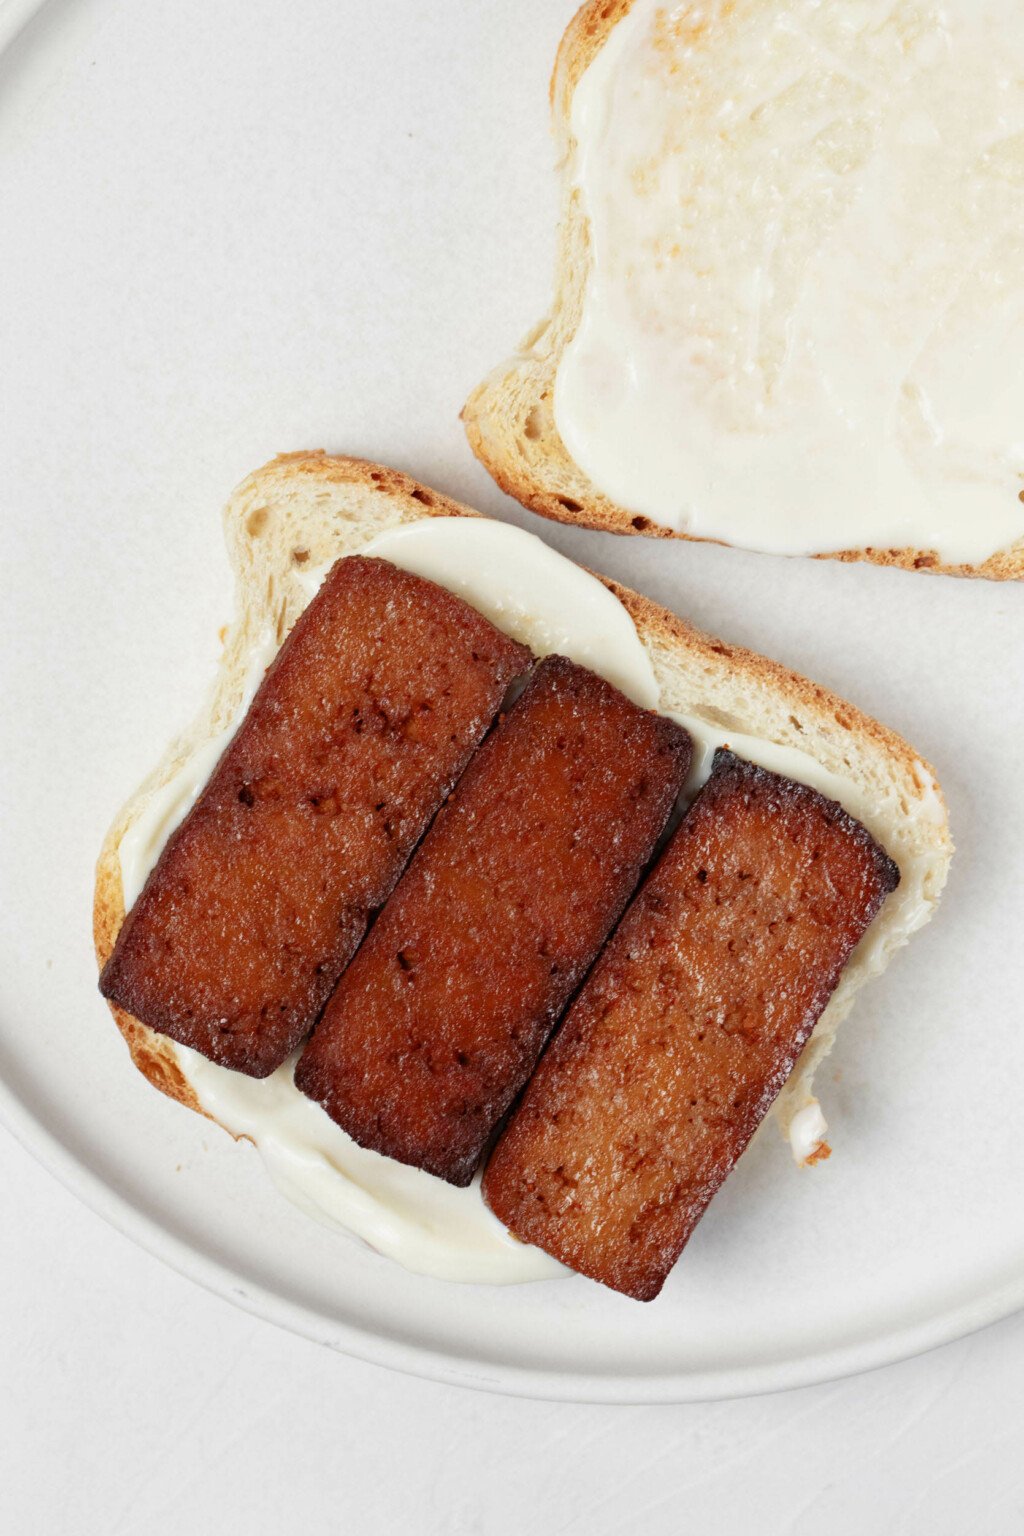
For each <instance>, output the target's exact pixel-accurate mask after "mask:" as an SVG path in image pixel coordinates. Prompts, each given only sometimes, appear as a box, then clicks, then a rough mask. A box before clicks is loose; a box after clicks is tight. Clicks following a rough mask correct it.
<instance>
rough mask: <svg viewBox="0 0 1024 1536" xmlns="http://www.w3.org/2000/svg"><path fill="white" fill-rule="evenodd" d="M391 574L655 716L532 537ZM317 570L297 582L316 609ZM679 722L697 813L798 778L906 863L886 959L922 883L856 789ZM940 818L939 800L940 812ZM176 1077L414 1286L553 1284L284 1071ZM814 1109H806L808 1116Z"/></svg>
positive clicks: (804, 1134) (431, 539) (139, 830)
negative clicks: (727, 749)
mask: <svg viewBox="0 0 1024 1536" xmlns="http://www.w3.org/2000/svg"><path fill="white" fill-rule="evenodd" d="M359 553H360V554H363V555H376V556H378V557H379V558H382V559H386V560H391V561H393V562H394V563H395V564H396V565H401V566H402V567H403V568H404V569H406V570H409V571H414V572H416V573H417V574H418V575H422V576H425V577H428V578H429V579H430V580H432V581H436V582H438V583H439V584H441V585H443V586H445V587H448V588H449V589H450V590H451V591H453V592H457V593H459V594H460V595H461V596H462V597H464V598H465V599H466V600H467V601H468V602H471V603H472V604H473V606H474V607H476V608H478V609H480V611H481V612H483V613H485V614H487V616H488V617H489V618H490V619H491V620H492V622H493V623H494V624H495V625H497V626H498V627H499V628H501V629H503V630H505V631H506V632H507V633H509V634H511V635H513V636H514V637H515V638H516V639H518V640H520V641H522V642H523V643H524V644H526V645H528V646H530V648H531V649H532V650H533V651H534V652H535V653H536V654H537V655H540V656H543V655H547V654H550V653H551V652H554V651H557V652H559V653H561V654H562V655H567V656H570V657H571V658H572V659H573V660H574V661H578V662H580V663H581V664H583V665H585V666H588V667H590V668H592V669H593V670H594V671H595V672H598V673H600V674H601V675H602V676H603V677H606V678H608V679H609V680H610V681H611V682H613V683H615V684H616V686H618V687H619V688H621V689H622V690H623V692H625V693H626V694H628V695H629V696H630V697H631V698H632V699H634V700H635V701H636V702H637V703H638V704H641V705H643V706H644V707H646V708H656V707H657V706H658V703H659V690H658V684H657V681H656V678H655V674H654V670H653V668H652V666H651V661H650V657H649V655H648V653H647V651H646V650H645V649H644V646H643V645H642V643H641V641H640V638H639V636H638V634H637V632H636V628H635V626H634V624H633V621H632V619H631V618H630V616H629V614H628V613H627V612H626V609H625V608H624V607H623V606H622V604H621V603H620V602H619V600H618V598H616V597H615V596H613V594H612V593H611V592H610V591H609V590H608V588H607V587H605V586H604V585H603V584H602V583H601V582H600V581H598V580H597V578H596V577H594V576H591V575H590V574H589V573H588V572H586V571H584V570H583V569H582V568H581V567H580V566H578V565H575V564H573V562H572V561H570V560H567V559H565V557H564V556H562V555H559V554H557V553H556V552H555V551H554V550H552V549H551V548H549V547H548V545H546V544H544V543H543V542H542V541H541V540H540V539H538V538H537V537H536V536H535V535H534V534H530V533H525V532H523V531H522V530H521V529H518V528H514V527H512V526H510V525H509V524H506V523H498V522H493V521H491V520H489V519H483V518H481V519H479V520H478V519H468V518H425V519H423V520H422V521H421V522H416V523H410V524H406V525H405V526H404V527H400V528H396V529H394V530H391V531H389V532H386V533H383V534H381V535H379V536H378V537H377V538H376V539H374V540H372V541H371V542H370V543H368V544H366V545H364V546H363V547H362V548H361V549H360V550H359ZM326 571H327V567H322V568H319V569H315V570H311V571H302V572H301V574H300V575H299V582H300V585H301V587H302V589H303V591H304V592H305V595H306V598H307V601H308V600H310V599H312V597H313V596H314V595H315V593H316V590H317V588H318V586H319V584H320V582H321V581H322V580H323V578H324V576H325V575H326ZM276 649H277V642H276V640H275V639H274V638H273V636H272V635H271V633H270V632H269V631H267V632H266V633H265V634H264V635H263V636H262V637H261V639H260V641H259V642H258V643H257V644H256V645H255V646H254V647H253V650H252V653H251V656H250V664H249V668H248V672H247V678H248V683H247V689H246V694H245V697H244V698H243V700H242V701H241V703H240V705H239V708H238V714H237V718H236V721H235V723H234V725H233V726H231V727H229V728H228V729H227V730H226V731H225V732H224V733H223V734H222V735H221V736H219V737H218V738H217V739H216V740H214V741H211V742H210V743H209V744H208V745H207V746H205V747H203V748H202V749H201V750H200V751H199V752H197V753H195V754H194V755H193V756H192V757H191V758H190V759H189V760H188V761H187V762H186V763H184V764H183V765H182V767H181V768H180V769H179V770H178V772H177V773H176V774H175V776H174V777H173V778H172V779H170V780H169V782H168V783H167V784H165V785H164V786H163V787H162V788H161V789H159V790H158V791H156V792H155V793H154V794H153V795H152V797H151V798H150V800H149V802H148V804H147V806H146V808H145V810H144V812H143V813H142V814H141V815H140V816H139V817H138V819H137V820H136V822H135V824H134V827H133V828H132V830H131V831H130V832H129V833H128V834H127V835H126V836H125V837H124V838H123V840H122V842H121V847H120V860H121V877H122V882H123V886H124V902H125V909H126V910H127V909H128V908H130V907H131V906H132V904H133V903H134V901H135V900H136V898H137V896H138V894H139V892H140V891H141V890H142V887H143V884H144V883H145V880H146V876H147V875H148V873H149V871H150V870H151V869H152V867H153V865H154V864H155V863H156V860H157V859H158V857H159V855H160V851H161V849H162V848H163V845H164V843H165V842H166V840H167V838H168V837H169V836H170V834H171V832H173V830H174V829H175V827H176V826H178V824H179V823H180V822H181V820H182V819H183V817H184V816H185V814H186V813H187V811H188V810H189V808H190V807H191V806H192V805H193V804H194V802H195V800H196V799H197V797H198V795H199V794H200V792H201V791H202V789H203V787H204V785H205V784H206V781H207V779H208V778H209V776H210V773H211V771H212V769H213V767H214V765H215V764H216V762H217V760H218V758H219V757H220V754H221V753H222V752H223V750H224V748H225V746H226V745H227V742H228V740H229V739H230V737H231V734H232V731H233V730H234V728H235V726H237V724H238V721H240V720H241V718H242V716H243V715H244V714H245V711H246V709H247V708H248V706H249V703H250V701H251V699H252V696H253V694H254V693H255V691H256V689H257V687H258V686H259V681H260V679H261V677H262V675H263V672H264V670H265V669H266V667H267V666H268V665H269V664H270V662H271V661H272V660H273V657H274V654H275V651H276ZM673 718H674V719H676V720H678V721H679V723H680V724H681V725H683V726H685V727H686V729H687V730H688V731H689V732H690V734H691V736H692V737H693V742H694V761H693V767H692V769H691V773H690V776H689V779H688V781H687V784H686V787H685V790H684V797H683V798H684V801H685V800H687V799H689V798H692V796H693V794H695V793H696V791H697V789H698V788H699V787H700V785H701V784H702V783H703V782H704V780H705V779H706V778H707V776H708V774H709V772H710V770H711V759H712V756H713V754H714V750H715V748H716V747H718V746H722V745H725V744H728V745H730V746H731V747H733V748H734V750H735V751H737V752H738V753H739V754H740V755H741V756H743V757H746V758H748V759H750V760H751V761H754V762H758V763H760V764H762V766H764V767H766V768H770V769H773V770H775V771H776V772H779V773H783V774H786V775H787V776H788V777H790V778H794V779H799V780H801V781H802V782H803V783H806V784H810V785H812V786H813V787H814V788H816V789H819V790H821V791H822V792H823V793H824V794H826V795H828V796H829V797H830V798H832V799H835V800H838V801H840V803H841V804H843V805H844V806H845V807H846V809H847V810H849V811H850V813H851V814H852V815H854V816H856V817H857V818H858V819H859V820H861V821H863V822H864V823H865V825H866V826H867V827H868V828H869V829H870V830H871V831H872V833H873V834H874V835H875V836H876V837H877V838H878V839H879V841H880V842H882V843H883V845H886V846H888V847H889V849H890V851H891V852H892V853H894V854H895V855H898V856H899V858H900V864H901V871H902V875H903V879H902V882H901V885H900V887H899V889H898V890H897V891H896V892H895V893H894V895H893V896H891V897H890V898H889V900H888V902H887V903H886V906H885V908H884V909H883V912H882V915H881V916H880V918H879V919H878V920H877V921H876V922H875V923H874V924H873V925H872V928H871V931H870V932H869V934H868V935H867V937H866V938H865V940H864V941H863V944H862V948H861V951H860V953H862V954H863V952H864V950H865V949H866V948H871V947H880V946H881V945H882V944H883V943H884V942H887V941H890V940H891V939H892V937H893V934H894V932H895V931H896V930H899V929H904V930H906V931H909V930H910V929H911V928H912V927H914V926H916V922H915V917H919V915H920V914H919V910H918V906H917V904H919V903H920V902H921V900H922V897H921V887H922V880H923V875H922V874H921V872H919V871H917V870H915V869H914V868H912V867H911V865H910V863H909V862H908V861H906V860H905V859H904V857H903V856H902V854H901V853H900V852H899V850H898V849H897V848H896V847H894V846H893V843H894V837H895V831H894V826H893V824H892V821H891V812H880V811H879V808H878V807H877V806H874V805H870V804H868V803H866V797H865V796H864V794H863V792H862V791H861V790H859V788H858V787H857V786H856V785H855V784H853V783H852V782H850V781H848V780H845V779H841V778H838V777H837V776H836V775H834V774H832V773H830V772H829V771H828V770H827V769H825V768H823V767H822V766H821V764H820V763H818V762H817V761H816V760H815V759H814V758H812V757H810V756H808V755H807V754H806V753H803V752H800V751H797V750H795V749H794V748H790V747H781V746H777V745H774V744H773V743H771V742H767V741H763V740H759V739H755V738H753V737H747V736H743V735H738V734H737V733H736V732H730V731H727V730H725V729H724V728H723V727H715V726H711V725H709V724H707V722H705V721H703V720H699V719H696V718H691V717H690V716H685V715H673ZM936 806H937V807H938V801H937V800H936ZM174 1051H175V1055H176V1056H177V1059H178V1062H179V1064H180V1066H181V1069H182V1072H183V1073H184V1075H185V1077H186V1078H187V1079H188V1081H189V1083H190V1084H191V1085H192V1088H193V1089H194V1091H195V1094H196V1097H197V1098H198V1100H199V1102H200V1104H201V1105H202V1106H203V1108H204V1109H205V1110H207V1111H208V1113H209V1114H211V1115H212V1116H213V1117H214V1119H215V1120H217V1121H219V1123H220V1124H221V1125H223V1126H225V1127H226V1128H227V1129H228V1130H229V1131H231V1132H232V1133H233V1134H234V1135H236V1136H247V1137H249V1139H250V1140H251V1141H253V1142H254V1143H255V1144H256V1146H257V1147H258V1148H259V1150H260V1152H261V1153H262V1155H263V1158H264V1161H265V1162H266V1165H267V1168H268V1169H269V1171H270V1174H271V1176H272V1178H273V1179H274V1182H275V1183H276V1184H277V1186H278V1187H279V1188H280V1189H281V1191H282V1192H283V1193H284V1194H285V1195H286V1196H287V1197H288V1198H289V1199H290V1200H292V1201H294V1202H295V1203H296V1204H297V1205H299V1206H301V1207H302V1209H303V1210H305V1211H307V1212H308V1213H309V1214H310V1215H312V1216H315V1217H316V1218H317V1219H319V1220H320V1221H323V1222H326V1223H328V1224H330V1225H334V1226H337V1227H343V1228H344V1229H345V1230H346V1231H349V1232H353V1233H356V1234H357V1235H358V1236H359V1237H362V1238H364V1239H365V1241H366V1242H368V1243H369V1244H370V1245H371V1246H372V1247H373V1248H375V1249H377V1250H378V1251H379V1252H381V1253H384V1254H387V1255H388V1256H389V1257H391V1258H394V1259H396V1260H398V1262H399V1263H401V1264H403V1265H404V1266H405V1267H406V1268H407V1269H410V1270H413V1271H414V1272H416V1273H418V1274H426V1275H433V1276H435V1277H437V1278H440V1279H446V1280H463V1281H478V1282H491V1283H495V1284H513V1283H516V1282H519V1281H525V1280H534V1279H543V1278H545V1277H548V1276H552V1275H558V1274H561V1273H563V1270H562V1266H561V1265H559V1264H558V1263H557V1262H556V1261H555V1260H554V1259H551V1258H549V1257H548V1256H547V1255H546V1254H544V1253H542V1252H541V1251H540V1250H539V1249H537V1248H532V1247H528V1246H527V1245H525V1244H523V1243H520V1242H519V1241H518V1240H517V1239H516V1238H514V1237H512V1236H511V1234H509V1233H508V1232H507V1231H506V1230H505V1229H504V1227H502V1226H501V1224H500V1223H499V1222H498V1221H497V1220H496V1219H495V1218H494V1216H492V1215H491V1213H490V1211H489V1210H488V1209H487V1207H486V1205H485V1204H484V1201H483V1198H482V1196H481V1194H480V1181H479V1177H478V1178H477V1179H476V1180H475V1181H474V1183H473V1184H472V1185H470V1186H469V1188H468V1189H456V1188H454V1187H453V1186H452V1185H450V1184H446V1183H444V1182H443V1180H441V1179H436V1178H433V1177H432V1176H431V1175H430V1174H426V1173H422V1172H421V1171H419V1170H418V1169H415V1168H409V1167H406V1166H405V1165H404V1164H402V1163H398V1162H395V1161H393V1160H392V1159H391V1158H387V1157H382V1156H380V1155H379V1154H378V1153H376V1152H370V1151H367V1150H365V1149H364V1148H362V1147H358V1146H356V1144H355V1142H353V1141H352V1140H351V1138H350V1137H348V1136H347V1135H346V1134H345V1132H344V1131H343V1130H342V1129H341V1128H340V1126H337V1125H335V1124H334V1122H333V1121H332V1120H331V1119H330V1118H329V1116H328V1115H327V1114H326V1113H325V1112H324V1111H323V1110H322V1109H321V1108H320V1106H319V1105H318V1104H314V1103H313V1102H312V1101H311V1100H309V1099H307V1098H306V1097H305V1096H304V1095H303V1094H301V1093H300V1092H299V1091H298V1089H297V1088H296V1087H295V1084H294V1082H293V1081H292V1071H293V1067H294V1062H293V1061H289V1062H286V1063H285V1064H284V1065H283V1066H282V1067H280V1068H279V1069H278V1071H276V1072H275V1073H273V1074H272V1076H270V1077H269V1078H266V1079H264V1080H262V1081H258V1080H256V1079H255V1078H250V1077H245V1076H243V1075H242V1074H241V1073H238V1072H231V1071H228V1070H227V1068H225V1067H220V1066H217V1065H215V1064H214V1063H213V1062H211V1061H207V1059H206V1058H205V1057H204V1056H200V1055H199V1054H198V1053H196V1052H195V1051H190V1050H187V1049H186V1048H185V1047H183V1046H180V1045H175V1046H174ZM809 1104H810V1105H813V1106H814V1107H815V1108H817V1104H816V1101H815V1100H810V1101H809ZM794 1126H797V1127H798V1129H797V1131H796V1137H797V1139H796V1140H792V1141H791V1145H792V1146H793V1150H794V1156H796V1158H797V1160H798V1161H806V1160H807V1158H808V1157H810V1156H811V1155H812V1154H813V1153H814V1151H815V1150H816V1149H817V1147H818V1146H819V1145H820V1143H821V1141H822V1140H823V1139H824V1136H825V1130H826V1126H825V1121H824V1117H823V1116H822V1115H821V1113H820V1110H818V1111H817V1118H816V1119H812V1118H809V1117H808V1116H806V1115H805V1116H804V1118H803V1120H801V1119H800V1115H798V1116H797V1117H796V1119H795V1120H794Z"/></svg>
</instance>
